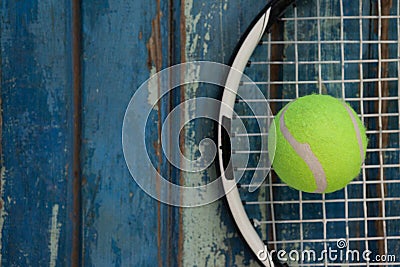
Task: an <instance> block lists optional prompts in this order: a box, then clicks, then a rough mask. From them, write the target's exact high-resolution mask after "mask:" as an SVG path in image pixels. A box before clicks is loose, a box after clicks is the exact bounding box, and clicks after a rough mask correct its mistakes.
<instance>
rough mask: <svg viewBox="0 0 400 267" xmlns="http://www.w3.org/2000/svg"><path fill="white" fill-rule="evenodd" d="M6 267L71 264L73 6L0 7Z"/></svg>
mask: <svg viewBox="0 0 400 267" xmlns="http://www.w3.org/2000/svg"><path fill="white" fill-rule="evenodd" d="M0 10H1V33H0V37H1V101H2V102H1V107H2V124H1V127H2V128H1V129H2V134H1V153H2V154H1V157H2V158H1V159H2V161H1V182H0V184H1V200H0V203H1V205H0V241H1V243H0V245H1V251H0V260H1V261H0V262H1V265H3V266H56V265H70V263H71V259H70V257H71V247H72V243H71V242H72V240H71V236H70V232H71V226H72V221H71V217H70V216H71V211H72V205H71V203H72V202H71V199H72V197H71V196H72V192H71V189H72V187H71V181H72V173H71V162H72V151H71V144H72V130H71V129H72V125H73V121H72V90H71V80H72V77H71V73H72V62H71V46H70V43H71V41H70V40H71V27H70V25H71V6H70V3H69V1H65V2H60V1H52V0H44V1H2V3H1V7H0Z"/></svg>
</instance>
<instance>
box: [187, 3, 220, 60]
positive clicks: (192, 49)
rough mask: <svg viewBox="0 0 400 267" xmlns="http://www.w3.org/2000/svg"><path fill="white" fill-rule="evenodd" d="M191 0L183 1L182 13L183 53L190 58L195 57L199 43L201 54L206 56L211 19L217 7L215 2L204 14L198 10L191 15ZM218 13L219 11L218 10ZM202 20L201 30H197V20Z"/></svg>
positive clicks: (209, 38)
mask: <svg viewBox="0 0 400 267" xmlns="http://www.w3.org/2000/svg"><path fill="white" fill-rule="evenodd" d="M192 9H193V0H189V1H185V3H184V15H185V18H186V19H185V29H186V37H187V38H186V46H185V47H186V49H185V54H186V58H187V59H190V58H193V59H194V60H196V59H198V58H196V55H197V53H198V49H199V47H200V44H202V52H201V55H202V56H203V57H206V55H207V53H208V42H209V41H210V40H211V37H210V36H211V34H210V31H211V29H212V20H213V18H214V13H215V12H216V10H218V9H219V7H218V6H217V5H215V4H213V5H212V6H211V9H210V10H209V13H207V14H204V13H203V12H199V13H198V14H196V15H193V12H192ZM218 12H219V13H220V11H218ZM200 21H201V22H203V24H202V25H200V26H201V29H202V30H201V31H199V30H198V29H197V28H198V24H199V22H200Z"/></svg>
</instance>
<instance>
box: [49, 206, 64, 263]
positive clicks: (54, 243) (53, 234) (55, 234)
mask: <svg viewBox="0 0 400 267" xmlns="http://www.w3.org/2000/svg"><path fill="white" fill-rule="evenodd" d="M58 209H59V206H58V204H54V206H53V209H52V213H51V225H50V230H49V232H50V244H49V249H50V264H49V266H50V267H54V266H56V261H57V254H58V241H59V239H60V230H61V225H62V224H61V223H59V222H57V216H58Z"/></svg>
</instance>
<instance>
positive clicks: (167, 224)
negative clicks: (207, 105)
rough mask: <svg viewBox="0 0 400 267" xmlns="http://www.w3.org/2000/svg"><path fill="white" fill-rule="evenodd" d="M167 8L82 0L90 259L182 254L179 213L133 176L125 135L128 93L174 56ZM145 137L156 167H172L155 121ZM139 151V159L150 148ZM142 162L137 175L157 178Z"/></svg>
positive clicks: (133, 262) (160, 258) (164, 261)
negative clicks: (125, 153)
mask: <svg viewBox="0 0 400 267" xmlns="http://www.w3.org/2000/svg"><path fill="white" fill-rule="evenodd" d="M169 12H171V10H170V9H169V2H168V1H151V2H149V1H135V2H132V1H115V0H109V1H105V0H104V1H96V2H93V1H83V3H82V14H83V100H82V101H83V124H82V125H83V133H82V137H83V140H82V159H83V162H82V168H83V169H82V173H83V181H84V183H83V191H82V195H83V207H82V209H83V211H82V213H83V227H84V231H83V239H84V240H83V246H84V252H83V253H84V255H83V257H84V259H83V261H84V264H85V265H87V266H109V265H115V266H157V265H158V266H168V265H169V266H175V264H174V262H177V260H176V258H177V257H179V255H178V254H179V253H178V252H176V251H177V249H176V247H177V243H178V240H179V237H178V234H177V230H176V229H177V224H176V223H174V218H175V217H176V216H179V213H178V212H177V209H173V208H171V207H168V206H166V205H164V204H162V203H160V202H158V201H156V200H154V199H153V198H151V197H150V196H148V195H147V194H146V193H145V192H144V191H143V190H141V189H140V187H139V186H138V185H137V184H136V183H135V182H134V181H133V179H132V177H131V175H130V174H129V172H128V169H127V167H126V163H125V160H124V157H123V151H122V140H121V132H122V122H123V118H124V114H125V109H126V108H127V106H128V103H129V99H130V98H131V97H132V95H133V93H134V92H135V90H137V88H138V87H139V86H140V85H141V84H142V83H143V82H144V81H145V80H147V79H148V78H149V77H150V75H152V74H154V73H155V72H157V71H159V70H161V69H162V68H164V67H166V66H168V64H170V63H169V62H170V57H171V55H170V54H169V53H168V51H169V49H171V48H170V47H169V46H170V38H171V37H170V35H169V32H170V29H169V27H171V21H170V19H169ZM177 26H179V25H177ZM149 97H151V96H149ZM153 97H154V96H153ZM155 97H157V96H155ZM142 105H143V108H144V109H145V108H147V107H148V105H149V104H148V103H147V101H146V100H144V101H143V103H142ZM168 105H169V100H168V98H166V99H164V100H162V101H161V102H160V104H159V105H158V107H157V109H158V111H157V110H155V112H153V113H152V117H151V118H152V119H153V120H154V121H155V123H157V122H160V121H162V120H163V119H164V118H165V114H166V111H167V109H168ZM139 115H141V114H138V116H139ZM156 125H157V124H156ZM137 131H141V129H140V128H139V127H138V129H137ZM132 134H135V132H133V133H132ZM138 136H140V135H139V134H138ZM146 138H147V142H148V144H149V146H148V147H149V151H150V152H149V156H150V157H151V158H152V159H153V160H154V163H155V167H156V168H158V169H160V170H161V171H162V172H163V173H166V172H168V171H169V169H168V168H169V167H168V166H167V165H166V161H165V160H164V157H163V156H158V155H159V152H160V144H159V142H158V139H159V132H158V129H157V127H155V128H154V127H153V128H151V129H150V130H149V131H148V132H147V133H146ZM140 141H141V140H138V142H140ZM136 157H137V161H140V160H143V157H146V155H136ZM137 166H138V169H137V170H136V173H137V175H144V176H146V177H147V176H149V179H154V178H155V177H150V175H151V174H150V173H149V171H148V170H147V167H146V166H144V165H143V166H140V163H138V164H137Z"/></svg>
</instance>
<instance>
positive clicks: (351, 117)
mask: <svg viewBox="0 0 400 267" xmlns="http://www.w3.org/2000/svg"><path fill="white" fill-rule="evenodd" d="M343 105H344V106H345V108H346V110H347V113H349V116H350V119H351V122H352V123H353V127H354V130H355V131H356V137H357V142H358V147H359V148H360V158H361V163H363V162H364V155H365V153H364V147H363V143H362V139H361V130H360V127H358V123H357V120H356V118H355V117H354V114H353V112H352V111H351V109H350V107H349V106H348V105H347V104H346V103H343Z"/></svg>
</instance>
